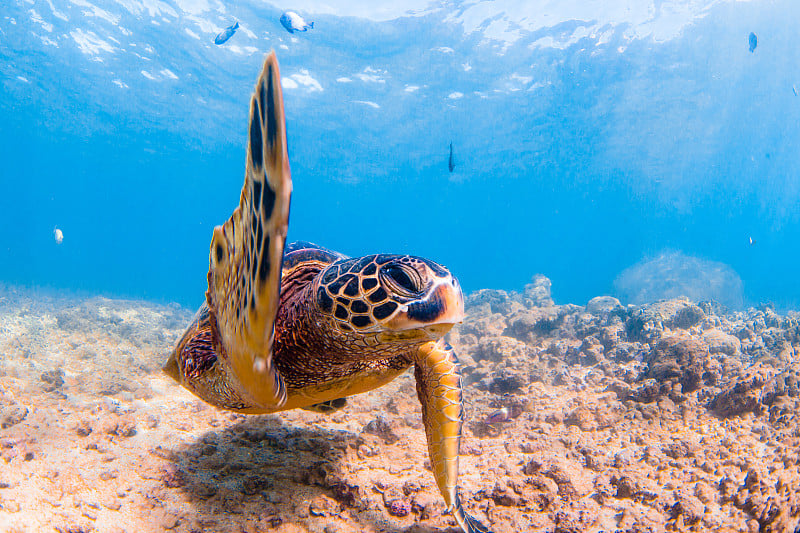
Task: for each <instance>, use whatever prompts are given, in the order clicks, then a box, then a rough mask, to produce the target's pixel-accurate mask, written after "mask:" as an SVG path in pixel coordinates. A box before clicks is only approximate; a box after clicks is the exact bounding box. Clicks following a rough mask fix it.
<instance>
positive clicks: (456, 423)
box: [414, 340, 490, 533]
mask: <svg viewBox="0 0 800 533" xmlns="http://www.w3.org/2000/svg"><path fill="white" fill-rule="evenodd" d="M414 377H415V378H416V381H417V394H418V396H419V401H420V403H421V404H422V421H423V423H424V424H425V435H426V436H427V438H428V455H429V456H430V460H431V465H432V466H433V475H434V477H435V478H436V484H437V485H438V486H439V491H440V492H441V493H442V496H443V497H444V503H445V505H447V510H448V511H450V512H452V513H453V517H454V518H455V519H456V522H458V525H459V526H461V529H462V530H464V532H465V533H490V532H489V530H488V529H486V527H485V526H484V525H483V524H481V523H480V522H478V520H477V519H475V518H473V517H472V516H470V515H469V514H467V512H466V511H465V510H464V508H463V507H462V506H461V498H460V497H459V495H458V445H459V442H460V441H461V426H462V425H463V419H464V409H463V406H462V403H461V374H460V372H459V368H458V359H457V358H456V354H455V352H454V351H453V348H452V347H451V346H450V345H449V344H447V343H446V342H444V341H443V340H439V341H436V342H428V343H425V344H423V345H422V347H421V348H420V349H419V352H418V353H417V358H416V365H415V367H414Z"/></svg>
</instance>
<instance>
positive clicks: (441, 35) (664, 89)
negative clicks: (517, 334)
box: [0, 0, 800, 307]
mask: <svg viewBox="0 0 800 533" xmlns="http://www.w3.org/2000/svg"><path fill="white" fill-rule="evenodd" d="M318 4H319V5H315V2H312V1H307V2H304V3H303V4H302V5H299V6H298V5H284V4H281V5H280V6H276V5H272V4H269V3H265V2H256V1H246V2H237V3H236V5H234V4H222V3H219V2H215V1H210V2H200V1H197V0H181V1H172V0H165V1H163V2H150V1H147V2H142V1H140V0H125V1H123V0H118V1H114V0H93V3H90V2H86V1H81V2H77V3H70V2H65V1H63V0H60V1H58V0H53V1H52V3H50V2H48V1H41V0H31V1H22V0H9V2H4V3H3V6H2V7H0V59H2V60H1V61H0V122H2V125H3V126H2V128H0V157H2V162H3V163H2V166H0V185H1V186H2V195H0V281H2V282H6V283H15V284H23V285H43V286H51V287H57V288H68V289H80V290H88V291H92V292H99V293H103V294H111V295H121V296H135V297H144V298H148V299H153V300H159V301H177V302H180V303H182V304H186V305H190V306H196V305H198V304H199V303H200V302H201V301H202V298H203V293H204V290H205V286H206V271H207V266H208V246H209V243H210V239H211V231H212V228H213V226H214V225H216V224H220V223H222V222H223V221H224V220H225V219H226V218H227V217H228V216H229V215H230V213H231V211H232V209H233V208H234V207H235V205H236V203H237V202H238V198H239V189H240V187H241V183H242V178H243V172H244V146H245V141H246V132H247V128H246V116H247V106H248V101H249V95H250V91H251V90H252V87H253V85H254V82H255V78H256V76H257V74H258V72H259V69H260V66H261V63H262V61H263V56H264V53H265V52H267V51H269V50H270V49H272V48H274V49H276V51H277V53H278V60H279V62H280V65H281V73H282V75H283V77H284V87H285V88H284V100H285V106H286V115H287V128H288V131H289V155H290V160H291V165H292V176H293V180H294V196H293V204H292V216H291V221H290V234H289V239H290V240H311V241H314V242H317V243H319V244H322V245H325V246H328V247H330V248H333V249H336V250H338V251H341V252H343V253H346V254H349V255H361V254H365V253H372V252H379V251H389V252H398V253H414V254H417V255H423V256H427V257H430V258H432V259H435V260H437V261H439V262H441V263H444V264H446V265H447V266H448V267H450V269H451V270H452V271H453V272H454V273H455V274H456V275H457V276H458V277H459V279H460V280H461V282H462V285H463V287H464V288H465V290H466V291H472V290H477V289H479V288H484V287H491V288H500V289H513V290H521V289H522V287H523V286H524V284H525V283H527V282H528V281H529V280H530V278H531V276H532V275H533V274H535V273H543V274H545V275H546V276H548V277H549V278H551V280H552V282H553V296H554V299H555V300H556V302H559V303H565V302H574V303H579V304H582V303H585V302H586V301H587V300H588V299H589V298H591V297H593V296H596V295H599V294H617V295H619V296H621V297H624V294H622V292H623V291H621V289H620V288H619V286H615V284H614V281H615V279H617V278H618V277H619V275H620V273H621V272H622V271H623V270H625V269H626V268H628V267H631V266H633V265H636V264H637V263H640V262H642V261H646V260H647V259H648V258H653V257H656V256H658V254H660V253H661V252H662V251H664V250H670V251H678V252H679V253H680V254H682V255H681V256H685V257H687V258H699V259H700V260H701V261H708V262H713V263H709V264H719V263H722V264H724V265H726V266H727V268H729V269H730V270H732V271H733V272H735V274H736V275H738V276H739V277H740V278H741V281H742V287H743V290H744V302H745V303H746V304H754V303H759V302H763V301H771V302H773V303H775V304H777V305H778V306H780V307H797V306H798V305H799V304H800V281H799V280H798V269H797V264H798V261H800V246H798V243H800V200H798V196H799V195H798V193H800V175H799V174H800V142H798V139H799V138H800V96H797V95H795V91H793V86H795V88H796V90H798V91H800V70H798V69H797V65H800V46H798V45H799V44H800V43H799V42H798V38H797V29H796V28H797V20H800V4H798V3H796V2H794V1H790V0H785V1H766V0H762V1H759V0H754V1H750V2H728V1H716V2H713V1H707V2H705V3H704V2H680V1H675V2H661V1H654V2H624V1H617V2H614V1H611V2H607V3H605V4H607V6H608V9H607V10H608V13H609V15H608V17H607V18H606V17H605V14H602V13H601V15H602V16H600V15H598V13H597V11H598V8H597V7H596V6H597V4H598V2H590V1H588V0H587V1H586V2H584V3H581V2H574V3H573V4H575V5H574V6H569V8H563V11H564V12H563V13H556V12H554V13H552V17H551V18H549V19H548V18H547V17H545V18H544V19H543V20H545V22H542V23H540V24H539V23H535V22H531V21H532V20H533V19H535V18H536V17H539V18H541V17H543V16H544V15H549V14H550V13H549V12H547V10H548V9H551V10H552V9H554V7H553V6H555V5H557V3H552V2H458V1H457V2H447V3H442V4H430V5H427V6H426V5H425V4H424V3H422V4H421V6H418V11H419V12H417V13H415V14H413V15H409V14H403V13H402V12H395V13H389V14H388V15H387V14H386V12H391V11H392V9H395V11H396V10H397V8H395V7H393V4H392V3H388V2H387V3H385V4H381V2H375V3H369V5H364V6H361V7H359V8H353V7H350V6H351V4H350V3H344V2H342V3H341V4H342V5H341V6H339V7H336V4H335V3H334V4H333V5H334V12H333V13H332V12H331V10H330V9H328V8H326V7H325V6H326V5H330V3H328V4H326V3H323V2H319V3H318ZM539 4H541V5H539ZM627 4H630V6H640V7H641V6H647V7H648V8H649V9H650V10H651V11H652V13H651V15H648V16H649V17H650V18H649V19H648V18H647V17H645V19H644V20H635V17H634V19H631V18H626V17H628V15H627V14H626V13H628V12H630V11H631V9H627V11H626V9H625V6H626V5H627ZM288 8H294V9H296V10H298V11H300V12H301V14H303V15H304V16H305V17H306V18H307V19H308V20H314V21H315V27H314V29H313V30H310V31H309V32H307V33H302V34H295V35H294V36H291V35H289V34H288V33H287V32H286V31H285V30H284V29H283V28H282V27H281V26H280V24H279V22H278V20H279V17H280V14H281V12H282V11H283V9H288ZM337 9H338V10H339V11H337ZM98 10H99V11H98ZM543 11H544V13H543ZM584 11H585V12H584ZM98 13H99V14H100V16H98ZM64 19H66V20H64ZM234 20H239V21H240V24H241V25H242V29H240V30H239V31H238V32H237V33H236V34H235V35H234V36H233V37H232V38H231V40H230V41H229V42H228V43H226V44H225V45H223V46H215V45H214V44H213V38H214V36H215V35H216V33H217V32H218V31H220V30H221V29H222V28H224V27H225V26H228V25H229V24H232V23H233V21H234ZM537 20H538V19H537ZM547 20H552V21H553V22H552V23H550V22H547ZM500 23H502V24H500ZM497 24H500V26H501V27H504V28H505V30H506V31H505V33H503V32H499V33H501V34H502V35H500V36H498V31H496V29H497ZM504 25H505V26H504ZM581 28H588V30H586V31H583V30H582V29H581ZM665 28H666V29H665ZM48 29H49V30H48ZM245 30H247V31H245ZM751 31H752V32H755V33H756V34H757V35H758V47H757V48H756V50H755V51H754V52H753V53H750V52H749V51H748V35H749V33H750V32H751ZM196 37H197V38H196ZM551 43H556V45H557V46H551V45H550V44H551ZM247 47H251V48H247ZM143 71H144V72H143ZM176 78H177V79H176ZM287 78H290V79H291V81H289V82H287V81H286V79H287ZM342 78H346V80H342ZM337 80H339V81H337ZM347 80H349V81H347ZM414 87H418V89H416V90H415V89H414ZM459 95H461V96H459ZM364 102H369V103H364ZM375 106H378V107H375ZM451 141H452V142H453V145H454V149H455V157H456V169H455V172H454V173H452V174H450V173H449V172H448V169H447V156H448V145H449V143H450V142H451ZM55 226H58V227H59V228H60V229H62V231H63V233H64V241H63V243H62V244H61V245H57V244H56V243H55V241H54V239H53V228H54V227H55ZM751 237H752V238H753V239H754V240H755V244H753V245H750V243H749V239H750V238H751ZM655 275H658V272H656V273H655ZM665 275H666V274H665ZM682 281H683V282H684V283H688V284H691V283H692V280H691V279H689V280H682ZM700 289H702V287H700ZM700 292H702V290H701V291H700ZM623 299H624V298H623Z"/></svg>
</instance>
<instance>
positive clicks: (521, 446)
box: [0, 276, 800, 533]
mask: <svg viewBox="0 0 800 533" xmlns="http://www.w3.org/2000/svg"><path fill="white" fill-rule="evenodd" d="M0 289H1V290H0V353H2V354H3V357H2V359H0V425H1V427H2V430H0V530H2V531H10V532H16V531H20V532H21V531H37V532H38V531H60V532H68V531H69V532H77V531H83V532H90V531H102V532H115V531H131V532H133V531H136V532H142V531H167V530H168V531H182V532H192V531H225V532H227V531H231V532H234V531H235V532H241V531H248V532H249V531H252V532H255V531H276V532H300V531H310V532H324V533H331V532H351V531H353V532H355V531H368V532H369V531H373V532H379V531H387V532H388V531H398V532H408V533H412V532H416V533H422V532H425V533H432V532H433V531H439V530H447V531H451V532H452V531H456V530H455V529H453V528H454V527H455V521H454V520H453V518H452V517H451V516H449V515H447V514H446V513H445V512H444V511H445V509H444V504H443V502H442V499H441V496H440V495H439V493H438V490H437V488H436V484H435V482H434V479H433V475H432V473H431V472H430V463H429V461H428V458H427V449H426V442H425V436H424V428H423V427H422V424H421V415H420V409H419V405H418V402H417V399H416V392H415V384H414V379H413V373H405V374H403V375H402V376H400V377H399V378H398V379H396V380H395V381H394V382H392V383H391V384H389V385H387V386H385V387H383V388H381V389H378V390H376V391H373V392H371V393H368V394H363V395H359V396H356V397H353V398H349V399H348V402H347V405H346V406H345V407H344V408H343V409H341V410H338V411H335V412H333V413H330V414H326V415H323V414H317V413H312V412H308V411H302V410H296V411H290V412H286V413H281V414H276V415H264V416H246V415H240V414H236V413H229V412H224V411H220V410H218V409H216V408H214V407H211V406H208V405H206V404H204V403H203V402H201V401H200V400H198V399H196V398H194V397H193V396H191V395H190V394H189V393H187V392H186V391H185V390H183V389H182V388H181V387H179V386H178V385H177V384H175V383H172V382H171V381H170V380H169V378H167V377H166V376H164V375H162V374H161V373H160V370H159V368H160V364H161V362H162V361H163V360H164V359H165V357H166V354H167V353H168V352H169V350H170V349H171V348H172V345H173V343H174V342H175V340H176V339H177V337H178V335H180V334H181V333H182V331H183V328H184V327H185V325H186V324H187V323H188V321H189V319H190V317H191V315H192V311H191V310H186V309H182V308H179V307H177V306H161V305H156V304H151V303H145V302H132V301H122V300H109V299H104V298H78V297H74V296H72V297H68V296H58V295H50V296H47V297H41V296H40V295H36V294H31V293H30V292H29V291H26V290H22V289H16V288H13V287H3V288H0ZM449 341H450V342H451V344H453V346H454V347H455V348H456V350H457V351H458V353H459V357H460V359H461V362H462V369H463V373H464V383H465V391H464V396H465V401H466V423H465V426H464V438H463V440H462V444H461V476H460V484H461V487H462V493H463V501H464V506H465V507H466V508H467V510H468V511H469V512H470V513H472V514H473V515H475V516H477V517H479V518H480V519H481V520H482V521H483V522H484V523H486V524H487V525H490V526H491V528H492V530H493V531H495V532H497V533H504V532H518V531H519V532H529V531H548V532H562V533H563V532H596V531H609V532H611V531H619V532H644V531H653V532H659V531H719V532H742V531H753V532H756V531H762V532H789V533H791V532H794V531H796V530H797V528H798V525H799V524H800V498H799V497H798V494H800V451H798V450H800V425H799V424H800V419H798V416H797V413H798V408H799V407H800V406H798V402H800V363H798V362H797V356H796V350H797V349H798V344H800V315H798V314H796V313H789V314H787V315H781V314H778V313H776V312H775V311H774V310H772V309H770V308H768V307H764V308H760V309H755V308H751V309H748V310H747V311H743V312H737V313H725V312H724V310H723V309H721V308H720V307H719V306H717V305H714V304H712V303H708V302H691V301H689V300H686V299H672V300H666V301H660V302H653V303H647V304H642V305H628V306H623V305H620V303H619V301H617V300H616V299H614V298H611V297H607V296H603V297H598V298H594V299H592V300H591V301H590V302H589V303H588V304H587V305H586V306H578V305H555V304H554V303H553V300H552V299H551V297H550V282H549V280H547V278H545V277H543V276H537V277H536V278H535V279H534V281H533V282H532V283H531V284H530V285H528V286H527V287H526V288H525V289H524V291H522V292H521V293H513V292H504V291H497V290H482V291H478V292H476V293H473V294H471V295H469V297H468V298H467V317H466V319H465V321H464V323H463V324H462V325H461V326H459V327H457V328H456V329H454V330H453V331H452V332H451V333H450V335H449ZM448 528H450V529H448Z"/></svg>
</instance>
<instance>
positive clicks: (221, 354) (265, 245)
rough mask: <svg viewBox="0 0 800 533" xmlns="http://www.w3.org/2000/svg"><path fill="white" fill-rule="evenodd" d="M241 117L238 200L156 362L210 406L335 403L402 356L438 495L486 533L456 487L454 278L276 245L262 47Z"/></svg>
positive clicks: (402, 261) (273, 120)
mask: <svg viewBox="0 0 800 533" xmlns="http://www.w3.org/2000/svg"><path fill="white" fill-rule="evenodd" d="M249 117H250V127H249V136H248V145H247V154H246V164H245V181H244V185H243V187H242V192H241V195H240V201H239V205H238V207H237V208H236V209H235V210H234V212H233V214H232V215H231V217H230V219H229V220H228V221H226V222H225V224H223V225H222V226H217V227H216V228H214V233H213V236H212V242H211V247H210V252H209V272H208V276H207V278H208V290H207V291H206V301H205V303H204V304H203V305H202V306H201V307H200V309H199V310H198V312H197V314H196V315H195V317H194V319H193V320H192V322H191V324H190V325H189V327H188V328H187V330H186V332H185V333H184V335H183V336H182V337H181V339H180V340H179V341H178V343H177V345H176V347H175V349H174V350H173V351H172V353H171V354H170V356H169V359H168V360H167V363H166V364H165V365H164V371H165V372H166V373H167V374H169V375H170V376H172V377H173V378H174V379H175V380H176V381H178V382H179V383H180V384H181V385H183V386H184V387H185V388H186V389H188V390H189V391H190V392H192V393H193V394H195V395H197V396H198V397H200V398H201V399H203V400H205V401H206V402H208V403H210V404H212V405H215V406H217V407H220V408H222V409H228V410H232V411H237V412H241V413H253V414H256V413H274V412H278V411H285V410H288V409H295V408H302V409H310V410H314V411H318V412H329V411H331V410H335V409H339V408H342V407H343V406H344V405H345V403H346V397H347V396H351V395H353V394H358V393H362V392H366V391H369V390H372V389H375V388H377V387H380V386H382V385H384V384H386V383H388V382H390V381H391V380H392V379H394V378H395V377H397V376H398V375H400V374H401V373H403V372H404V371H406V370H407V369H408V368H410V367H412V366H413V367H414V375H415V379H416V383H417V394H418V397H419V400H420V403H421V405H422V417H423V423H424V426H425V433H426V437H427V442H428V453H429V456H430V459H431V464H432V466H433V473H434V477H435V479H436V483H437V486H438V487H439V490H440V492H441V493H442V496H443V498H444V500H445V504H446V505H447V508H448V510H449V511H450V512H452V514H453V516H454V518H455V519H456V521H457V522H458V524H459V525H460V527H461V528H462V530H463V531H465V532H466V533H488V529H487V528H486V527H485V526H483V525H482V524H481V523H480V522H479V521H478V520H476V519H475V518H473V517H472V516H470V515H469V514H467V513H466V512H465V510H464V508H463V506H462V504H461V501H460V498H459V493H458V451H459V442H460V438H461V432H462V426H463V419H464V411H463V406H462V384H461V376H460V373H459V366H458V360H457V357H456V354H455V352H454V351H453V349H452V347H451V346H449V345H448V344H447V343H446V342H444V339H443V336H444V335H445V334H446V333H447V332H448V331H449V330H450V329H451V328H452V327H453V325H455V324H457V323H459V322H461V320H462V319H463V317H464V301H463V296H462V293H461V288H460V286H459V283H458V281H457V280H456V278H455V277H454V276H453V275H452V274H451V273H450V272H449V271H448V270H447V269H446V268H445V267H443V266H441V265H439V264H437V263H435V262H433V261H430V260H428V259H424V258H421V257H415V256H410V255H395V254H372V255H366V256H363V257H356V258H349V257H346V256H344V255H342V254H340V253H337V252H334V251H331V250H328V249H326V248H323V247H321V246H318V245H315V244H312V243H308V242H297V243H290V244H288V245H285V238H286V230H287V227H288V216H289V203H290V199H291V190H292V181H291V174H290V170H289V162H288V156H287V151H286V126H285V118H284V112H283V99H282V93H281V85H280V73H279V70H278V63H277V59H276V58H275V54H274V52H272V53H270V54H269V55H268V56H267V59H266V61H265V64H264V68H263V69H262V72H261V75H260V76H259V78H258V81H257V83H256V89H255V91H254V93H253V96H252V98H251V102H250V114H249Z"/></svg>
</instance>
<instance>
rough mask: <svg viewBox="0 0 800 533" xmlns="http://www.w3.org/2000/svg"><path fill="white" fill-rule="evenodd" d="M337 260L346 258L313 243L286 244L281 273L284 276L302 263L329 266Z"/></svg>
mask: <svg viewBox="0 0 800 533" xmlns="http://www.w3.org/2000/svg"><path fill="white" fill-rule="evenodd" d="M339 259H347V256H346V255H343V254H340V253H339V252H334V251H333V250H328V249H327V248H323V247H322V246H319V245H318V244H314V243H313V242H307V241H295V242H292V243H289V244H287V245H286V249H285V250H284V252H283V272H284V275H285V274H286V272H287V271H288V270H293V269H294V268H296V267H298V266H302V265H303V264H304V263H309V262H313V263H315V264H320V263H322V264H324V265H329V264H331V263H333V262H335V261H338V260H339Z"/></svg>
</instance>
